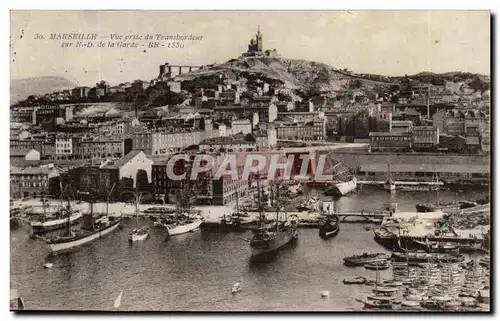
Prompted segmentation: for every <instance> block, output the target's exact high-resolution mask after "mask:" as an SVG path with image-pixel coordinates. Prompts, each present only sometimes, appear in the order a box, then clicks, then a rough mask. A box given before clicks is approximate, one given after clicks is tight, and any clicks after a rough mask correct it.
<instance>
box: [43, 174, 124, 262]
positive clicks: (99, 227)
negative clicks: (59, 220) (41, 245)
mask: <svg viewBox="0 0 500 321" xmlns="http://www.w3.org/2000/svg"><path fill="white" fill-rule="evenodd" d="M115 185H116V184H115ZM115 185H113V188H112V189H111V191H110V193H109V194H111V192H112V191H113V189H114V187H115ZM81 194H86V195H89V196H90V199H89V205H90V211H89V213H85V214H84V220H83V226H82V228H81V229H80V230H74V231H73V230H71V228H70V224H69V222H70V221H69V217H70V215H71V212H72V210H71V204H70V199H69V197H68V205H67V207H66V208H65V209H64V210H65V211H66V216H67V222H68V224H67V225H66V233H65V234H63V235H56V236H53V237H52V238H50V239H45V238H44V240H45V241H46V243H47V244H48V245H49V250H50V251H51V252H52V253H58V252H62V251H68V250H71V249H73V248H75V247H78V246H81V245H84V244H87V243H90V242H92V241H94V240H96V239H100V238H101V237H103V236H105V235H107V234H109V233H111V232H112V231H114V230H115V229H117V228H118V226H119V225H120V223H121V221H122V218H121V217H118V218H115V217H109V216H108V215H107V213H106V215H101V216H100V217H97V218H96V217H94V210H93V208H94V207H93V204H94V200H93V197H92V195H91V193H90V192H87V193H81ZM108 202H109V195H108Z"/></svg>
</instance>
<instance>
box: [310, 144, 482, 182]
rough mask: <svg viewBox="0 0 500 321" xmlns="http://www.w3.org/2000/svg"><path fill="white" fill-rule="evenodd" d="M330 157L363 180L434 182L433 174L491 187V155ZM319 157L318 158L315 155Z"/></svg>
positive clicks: (353, 154) (341, 154) (337, 154)
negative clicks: (389, 179) (350, 169)
mask: <svg viewBox="0 0 500 321" xmlns="http://www.w3.org/2000/svg"><path fill="white" fill-rule="evenodd" d="M330 155H331V157H333V158H335V159H336V160H338V161H340V162H343V163H344V164H346V165H347V166H349V167H350V168H352V169H353V170H354V171H355V172H356V175H357V177H358V179H361V180H368V181H379V180H386V179H387V178H388V172H389V164H390V168H391V178H392V179H394V180H402V181H431V180H433V179H434V178H433V176H434V173H437V174H438V175H439V179H440V180H441V181H444V182H446V183H451V184H481V185H484V184H489V180H490V173H491V166H490V158H489V156H480V155H449V154H448V155H447V154H429V153H427V154H423V153H406V154H387V153H384V154H382V153H368V152H362V153H360V152H335V153H333V154H330ZM316 157H318V155H316Z"/></svg>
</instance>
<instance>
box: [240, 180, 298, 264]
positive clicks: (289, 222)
mask: <svg viewBox="0 0 500 321" xmlns="http://www.w3.org/2000/svg"><path fill="white" fill-rule="evenodd" d="M278 186H279V185H278ZM257 193H258V195H259V221H258V227H257V228H256V229H253V233H254V235H253V237H252V238H251V240H250V248H251V249H252V257H258V256H261V255H264V254H268V253H272V252H275V251H277V250H279V249H280V248H282V247H283V246H284V245H286V244H288V243H290V242H291V241H293V240H295V239H297V238H298V230H297V228H298V219H297V217H296V216H291V217H287V214H286V212H285V221H280V215H279V214H280V204H279V201H278V200H279V188H278V189H277V197H276V200H277V201H276V220H275V222H273V223H271V224H269V223H268V222H267V220H266V218H265V215H264V213H263V210H262V205H261V204H262V202H261V201H260V195H261V191H260V177H257Z"/></svg>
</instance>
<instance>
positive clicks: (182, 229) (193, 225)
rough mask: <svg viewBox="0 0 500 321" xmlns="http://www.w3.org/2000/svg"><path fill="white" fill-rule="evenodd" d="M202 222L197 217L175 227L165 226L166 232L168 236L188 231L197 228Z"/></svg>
mask: <svg viewBox="0 0 500 321" xmlns="http://www.w3.org/2000/svg"><path fill="white" fill-rule="evenodd" d="M202 222H203V221H202V220H200V219H198V220H195V221H194V222H192V223H189V224H185V225H179V226H176V227H168V226H167V233H168V235H169V236H172V235H179V234H184V233H188V232H191V231H194V230H196V229H197V228H199V227H200V225H201V223H202Z"/></svg>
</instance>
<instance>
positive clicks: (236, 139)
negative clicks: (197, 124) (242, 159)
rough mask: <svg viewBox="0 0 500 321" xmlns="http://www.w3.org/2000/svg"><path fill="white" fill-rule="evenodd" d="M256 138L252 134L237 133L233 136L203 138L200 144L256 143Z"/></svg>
mask: <svg viewBox="0 0 500 321" xmlns="http://www.w3.org/2000/svg"><path fill="white" fill-rule="evenodd" d="M254 143H255V138H254V137H253V135H252V134H246V135H245V134H242V133H239V134H236V135H233V136H222V137H212V138H207V139H205V140H203V141H202V142H201V143H200V145H235V144H254Z"/></svg>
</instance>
